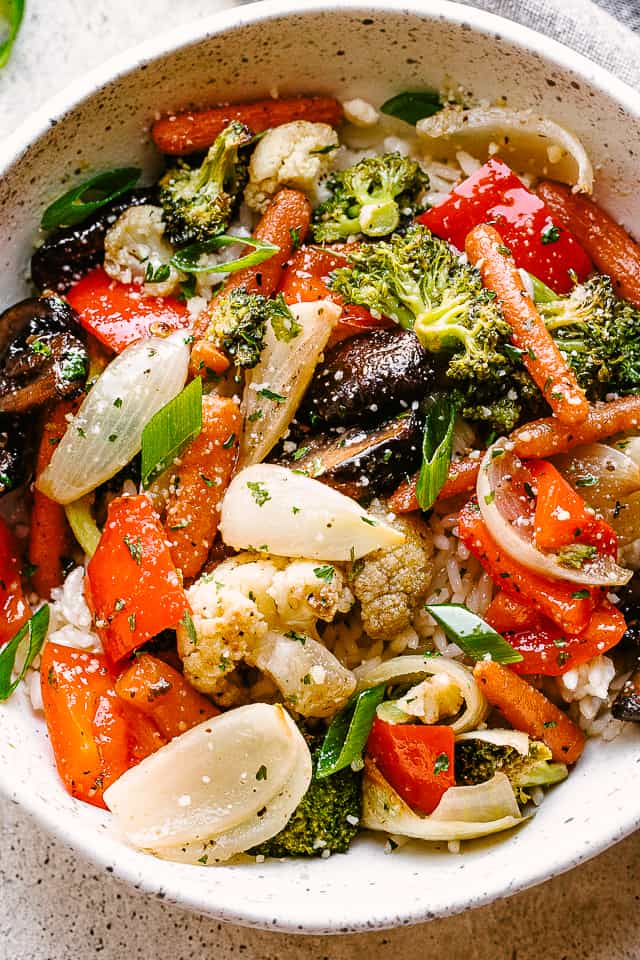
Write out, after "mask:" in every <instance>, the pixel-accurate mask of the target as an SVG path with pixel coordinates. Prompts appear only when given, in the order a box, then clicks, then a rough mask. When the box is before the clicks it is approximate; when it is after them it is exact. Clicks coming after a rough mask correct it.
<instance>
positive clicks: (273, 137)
mask: <svg viewBox="0 0 640 960" xmlns="http://www.w3.org/2000/svg"><path fill="white" fill-rule="evenodd" d="M338 145H339V141H338V134H337V133H336V132H335V130H334V129H333V127H330V126H329V125H328V124H326V123H309V122H308V121H307V120H294V121H293V122H292V123H283V124H281V125H280V126H279V127H274V128H273V129H272V130H269V132H268V133H266V134H265V136H264V137H263V138H262V139H261V140H259V141H258V145H257V146H256V148H255V150H254V151H253V155H252V157H251V162H250V164H249V183H248V184H247V186H246V188H245V192H244V199H245V201H246V203H247V205H248V206H249V207H251V209H252V210H258V211H259V212H260V213H263V212H264V211H265V210H266V208H267V207H268V206H269V202H270V200H271V198H272V197H273V196H274V195H275V194H276V193H277V192H278V190H279V189H280V187H297V189H298V190H303V191H304V192H305V193H307V194H310V195H311V198H312V199H315V189H316V183H317V180H318V178H319V177H321V176H322V175H323V174H325V173H327V171H328V170H329V168H330V166H331V161H332V155H333V153H334V151H335V150H336V149H337V147H338Z"/></svg>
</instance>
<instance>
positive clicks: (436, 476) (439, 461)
mask: <svg viewBox="0 0 640 960" xmlns="http://www.w3.org/2000/svg"><path fill="white" fill-rule="evenodd" d="M455 421H456V408H455V406H454V405H453V404H451V403H449V401H448V400H447V399H445V398H444V397H438V398H437V399H436V401H435V403H434V404H433V405H432V406H431V407H430V409H429V412H428V413H427V419H426V422H425V425H424V436H423V438H422V465H421V467H420V472H419V474H418V481H417V483H416V499H417V501H418V504H419V506H420V509H421V510H430V509H431V507H432V506H433V505H434V503H435V502H436V499H437V497H438V494H439V493H440V491H441V490H442V488H443V486H444V484H445V481H446V479H447V476H448V475H449V464H450V463H451V447H452V444H453V427H454V424H455Z"/></svg>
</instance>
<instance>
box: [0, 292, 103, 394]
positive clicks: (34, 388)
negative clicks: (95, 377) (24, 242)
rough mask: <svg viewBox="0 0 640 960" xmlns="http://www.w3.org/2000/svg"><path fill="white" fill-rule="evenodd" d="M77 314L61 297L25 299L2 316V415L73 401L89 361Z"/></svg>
mask: <svg viewBox="0 0 640 960" xmlns="http://www.w3.org/2000/svg"><path fill="white" fill-rule="evenodd" d="M80 332H81V331H80V325H79V323H78V318H77V315H76V313H75V311H74V310H72V308H71V307H70V306H69V304H67V303H65V302H64V301H63V300H60V299H58V298H57V297H38V298H32V299H29V300H22V301H21V302H20V303H16V304H15V305H14V306H13V307H9V309H8V310H5V312H4V313H3V314H2V315H0V413H25V412H26V411H29V410H33V409H35V408H36V407H40V406H42V405H43V404H44V403H47V402H48V401H50V400H56V399H61V398H63V397H72V396H74V395H75V394H77V393H78V391H79V390H80V388H81V387H82V386H83V385H84V382H85V380H86V377H87V372H88V369H89V356H88V354H87V351H86V349H85V346H84V344H83V342H82V340H81V339H80V337H79V334H80Z"/></svg>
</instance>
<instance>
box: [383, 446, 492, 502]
mask: <svg viewBox="0 0 640 960" xmlns="http://www.w3.org/2000/svg"><path fill="white" fill-rule="evenodd" d="M481 459H482V457H481V456H478V457H464V459H462V460H453V461H452V462H451V463H450V465H449V476H448V477H447V479H446V481H445V483H444V486H443V487H442V490H441V491H440V493H439V494H438V500H447V499H448V498H449V497H455V496H457V494H459V493H468V492H469V491H470V490H473V488H474V487H475V485H476V479H477V476H478V471H479V469H480V460H481ZM417 480H418V474H417V473H416V475H415V476H414V477H411V479H409V480H405V481H404V482H403V483H401V484H400V486H399V487H398V489H397V490H394V492H393V493H392V495H391V497H390V498H389V501H388V504H389V509H390V510H392V511H393V512H394V513H410V512H411V511H412V510H418V509H419V505H418V501H417V499H416V483H417Z"/></svg>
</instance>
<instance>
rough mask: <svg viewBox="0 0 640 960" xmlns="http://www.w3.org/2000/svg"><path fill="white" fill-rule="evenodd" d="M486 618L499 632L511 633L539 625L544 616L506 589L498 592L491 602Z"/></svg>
mask: <svg viewBox="0 0 640 960" xmlns="http://www.w3.org/2000/svg"><path fill="white" fill-rule="evenodd" d="M484 619H485V620H486V622H487V623H488V624H489V626H490V627H493V629H494V630H496V631H497V632H498V633H509V632H511V631H514V630H523V629H525V628H530V627H532V626H534V625H535V626H539V625H540V623H541V622H542V617H541V616H540V614H539V613H538V611H537V610H536V609H535V608H534V607H532V606H531V604H529V603H524V601H523V600H516V599H515V598H514V597H511V596H509V594H508V593H505V592H504V590H500V591H499V592H498V593H496V595H495V597H494V598H493V600H492V601H491V603H490V604H489V606H488V608H487V611H486V613H485V615H484Z"/></svg>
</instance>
